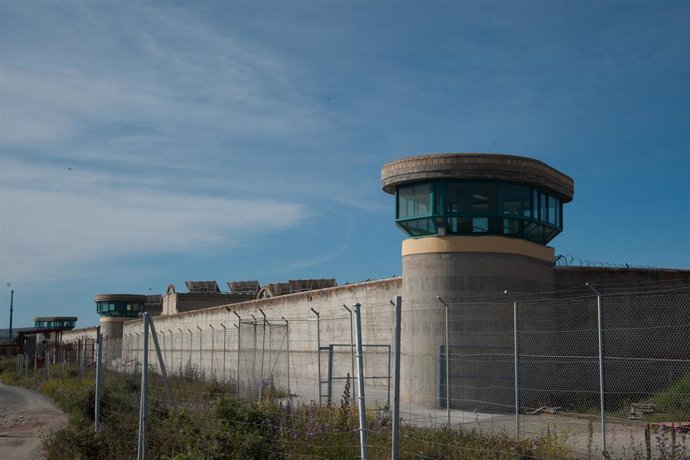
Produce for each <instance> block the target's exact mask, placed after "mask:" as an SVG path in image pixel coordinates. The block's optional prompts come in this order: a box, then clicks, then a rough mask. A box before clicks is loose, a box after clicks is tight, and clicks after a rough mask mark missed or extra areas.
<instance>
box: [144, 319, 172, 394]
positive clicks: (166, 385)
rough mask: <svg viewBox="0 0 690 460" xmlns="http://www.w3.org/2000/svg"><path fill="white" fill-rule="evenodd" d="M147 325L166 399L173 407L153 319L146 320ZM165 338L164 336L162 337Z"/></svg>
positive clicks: (170, 390)
mask: <svg viewBox="0 0 690 460" xmlns="http://www.w3.org/2000/svg"><path fill="white" fill-rule="evenodd" d="M147 323H148V325H149V329H150V330H151V337H152V338H153V345H154V347H155V348H156V355H157V356H158V366H159V367H160V370H161V375H162V376H163V381H164V382H165V389H166V390H167V393H168V399H169V400H170V405H171V406H173V407H175V399H174V398H173V392H172V386H170V379H169V378H168V372H167V371H166V370H165V361H164V360H163V354H162V353H161V347H160V346H159V344H158V335H157V333H156V326H155V324H153V319H151V318H148V320H147ZM163 337H165V335H164V336H163ZM164 351H165V350H164Z"/></svg>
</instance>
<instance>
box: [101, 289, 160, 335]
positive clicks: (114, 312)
mask: <svg viewBox="0 0 690 460" xmlns="http://www.w3.org/2000/svg"><path fill="white" fill-rule="evenodd" d="M93 300H94V302H96V310H97V311H98V314H99V315H100V317H101V319H100V321H99V323H100V324H101V334H103V337H109V338H115V339H116V338H120V337H122V325H123V324H122V323H124V322H125V321H127V320H130V319H134V318H138V317H139V316H141V315H142V314H144V306H145V304H146V301H147V300H148V298H147V297H146V296H145V295H138V294H98V295H97V296H96V297H94V299H93Z"/></svg>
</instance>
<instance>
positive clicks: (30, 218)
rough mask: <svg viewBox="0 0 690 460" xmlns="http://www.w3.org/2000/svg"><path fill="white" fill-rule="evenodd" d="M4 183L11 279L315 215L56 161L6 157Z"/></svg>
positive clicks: (224, 238) (209, 243)
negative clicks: (21, 161)
mask: <svg viewBox="0 0 690 460" xmlns="http://www.w3.org/2000/svg"><path fill="white" fill-rule="evenodd" d="M0 184H1V185H0V215H2V223H1V224H0V253H1V254H2V257H1V259H2V263H1V264H0V271H1V272H2V279H3V280H7V281H8V282H21V281H27V280H32V281H36V280H41V279H56V278H57V279H59V278H61V277H63V276H65V275H68V274H69V273H70V271H72V270H73V269H75V268H76V267H77V266H79V265H80V264H84V263H91V262H94V261H98V260H99V259H102V260H103V263H108V261H109V260H113V259H118V258H124V257H132V256H147V255H151V254H165V253H189V252H196V251H206V250H214V251H228V250H230V249H231V248H233V247H236V246H238V245H242V244H246V243H247V241H250V240H251V239H252V237H254V236H256V235H260V234H265V233H267V232H273V231H277V230H280V229H284V228H287V227H293V226H296V225H298V224H300V223H302V222H304V220H305V219H308V218H309V215H310V213H309V211H308V210H307V209H306V207H305V206H303V205H301V204H299V203H292V202H281V201H277V200H270V199H254V200H249V199H225V198H218V197H211V196H203V195H200V196H197V195H192V194H188V193H182V192H177V191H174V190H173V191H170V192H164V191H161V190H155V189H151V188H147V187H145V186H144V185H142V184H140V183H136V182H133V183H129V182H128V181H127V180H126V179H122V178H113V177H108V176H105V175H103V174H101V173H93V172H89V171H70V170H68V169H66V168H57V167H52V166H51V167H36V166H34V167H32V168H27V167H25V166H22V165H17V164H12V163H6V164H5V165H4V168H3V170H2V174H1V175H0ZM29 184H35V185H34V186H29Z"/></svg>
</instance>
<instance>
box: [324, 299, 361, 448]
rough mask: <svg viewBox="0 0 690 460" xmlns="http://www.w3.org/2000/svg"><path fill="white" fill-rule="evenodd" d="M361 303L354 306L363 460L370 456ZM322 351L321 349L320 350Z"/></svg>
mask: <svg viewBox="0 0 690 460" xmlns="http://www.w3.org/2000/svg"><path fill="white" fill-rule="evenodd" d="M361 307H362V306H361V305H360V304H358V303H356V304H354V306H353V310H354V311H355V327H356V329H357V333H356V335H357V377H358V380H359V444H360V452H361V456H362V459H363V460H367V459H368V458H369V452H368V447H367V416H366V401H365V399H364V358H363V356H362V318H361V314H360V309H361ZM319 353H320V351H319Z"/></svg>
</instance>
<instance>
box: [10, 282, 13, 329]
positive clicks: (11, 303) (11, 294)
mask: <svg viewBox="0 0 690 460" xmlns="http://www.w3.org/2000/svg"><path fill="white" fill-rule="evenodd" d="M13 307H14V289H12V290H11V291H10V342H11V341H12V311H13V310H14V308H13Z"/></svg>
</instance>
